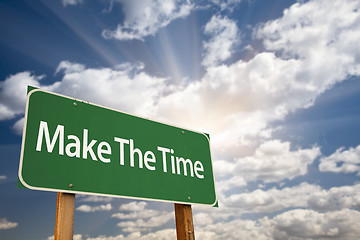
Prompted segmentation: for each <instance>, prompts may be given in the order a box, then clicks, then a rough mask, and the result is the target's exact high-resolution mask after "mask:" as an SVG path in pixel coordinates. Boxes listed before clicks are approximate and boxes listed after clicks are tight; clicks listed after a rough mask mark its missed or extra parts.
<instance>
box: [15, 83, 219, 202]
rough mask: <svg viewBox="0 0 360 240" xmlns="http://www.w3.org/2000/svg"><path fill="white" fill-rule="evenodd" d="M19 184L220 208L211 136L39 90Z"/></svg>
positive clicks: (29, 109)
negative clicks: (216, 191)
mask: <svg viewBox="0 0 360 240" xmlns="http://www.w3.org/2000/svg"><path fill="white" fill-rule="evenodd" d="M19 181H20V182H21V184H22V185H23V186H25V187H26V188H29V189H34V190H44V191H56V192H69V193H84V194H95V195H104V196H105V195H106V196H112V197H128V198H136V199H151V200H159V201H170V202H177V203H187V204H205V205H212V206H213V205H215V204H216V201H217V198H216V193H215V185H214V177H213V169H212V161H211V154H210V144H209V138H208V136H207V135H205V134H203V133H199V132H194V131H190V130H188V129H184V128H179V127H175V126H171V125H167V124H163V123H159V122H155V121H152V120H148V119H144V118H140V117H137V116H133V115H129V114H126V113H123V112H119V111H117V110H113V109H109V108H106V107H102V106H98V105H95V104H91V103H88V102H84V101H81V100H77V99H74V98H70V97H66V96H62V95H59V94H55V93H50V92H47V91H43V90H40V89H33V90H31V91H30V92H29V93H28V97H27V105H26V113H25V126H24V134H23V142H22V149H21V158H20V166H19Z"/></svg>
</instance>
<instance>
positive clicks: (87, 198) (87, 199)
mask: <svg viewBox="0 0 360 240" xmlns="http://www.w3.org/2000/svg"><path fill="white" fill-rule="evenodd" d="M76 198H77V199H76V200H77V201H79V202H111V201H112V200H113V198H111V197H101V196H93V195H89V196H87V195H79V194H78V195H76Z"/></svg>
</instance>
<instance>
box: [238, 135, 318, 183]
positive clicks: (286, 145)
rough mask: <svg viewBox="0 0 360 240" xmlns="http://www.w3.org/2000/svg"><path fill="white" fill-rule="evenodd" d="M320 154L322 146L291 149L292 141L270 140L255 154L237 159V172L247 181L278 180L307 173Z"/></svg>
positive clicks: (266, 181)
mask: <svg viewBox="0 0 360 240" xmlns="http://www.w3.org/2000/svg"><path fill="white" fill-rule="evenodd" d="M319 155H320V148H319V147H313V148H311V149H297V150H295V151H291V150H290V142H280V141H279V140H270V141H267V142H265V143H263V144H261V145H260V146H259V147H258V148H257V149H256V150H255V153H254V155H253V156H249V157H243V158H240V159H237V160H236V166H235V169H234V171H235V174H236V175H239V176H242V178H244V179H245V180H246V181H258V180H260V181H263V182H265V183H268V182H278V181H281V180H284V179H290V180H291V179H294V178H295V177H298V176H301V175H305V174H306V173H307V167H308V166H309V165H311V164H312V163H313V162H314V160H315V159H316V158H317V157H318V156H319Z"/></svg>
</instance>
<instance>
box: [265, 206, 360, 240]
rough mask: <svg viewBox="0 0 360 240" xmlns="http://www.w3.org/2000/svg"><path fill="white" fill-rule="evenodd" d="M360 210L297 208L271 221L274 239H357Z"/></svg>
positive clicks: (359, 225) (359, 231) (359, 232)
mask: <svg viewBox="0 0 360 240" xmlns="http://www.w3.org/2000/svg"><path fill="white" fill-rule="evenodd" d="M359 220H360V212H358V211H355V210H349V209H345V210H342V211H334V212H326V213H319V212H316V211H313V210H305V209H296V210H292V211H289V212H285V213H283V214H280V215H278V216H276V217H274V218H273V219H272V220H270V221H269V224H270V225H272V227H273V229H274V230H273V237H274V239H279V240H281V239H294V240H296V239H349V240H350V239H356V238H357V237H358V236H359V234H360V230H359V229H360V228H359V227H360V224H359Z"/></svg>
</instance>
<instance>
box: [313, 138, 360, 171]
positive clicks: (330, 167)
mask: <svg viewBox="0 0 360 240" xmlns="http://www.w3.org/2000/svg"><path fill="white" fill-rule="evenodd" d="M319 170H320V171H321V172H335V173H356V172H357V173H358V175H359V174H360V172H359V171H360V145H358V146H357V147H356V148H352V147H350V148H349V150H344V148H343V147H342V148H339V149H337V150H336V152H335V153H333V154H331V155H330V156H328V157H322V158H321V159H320V164H319Z"/></svg>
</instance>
